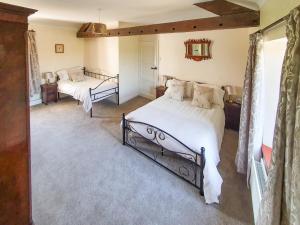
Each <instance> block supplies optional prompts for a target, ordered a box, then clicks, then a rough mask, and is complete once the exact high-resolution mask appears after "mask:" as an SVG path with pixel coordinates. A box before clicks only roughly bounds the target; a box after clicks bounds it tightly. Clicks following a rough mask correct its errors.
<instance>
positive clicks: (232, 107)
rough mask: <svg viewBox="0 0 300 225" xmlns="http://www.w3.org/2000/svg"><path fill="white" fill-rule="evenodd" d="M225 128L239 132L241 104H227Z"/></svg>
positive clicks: (225, 108)
mask: <svg viewBox="0 0 300 225" xmlns="http://www.w3.org/2000/svg"><path fill="white" fill-rule="evenodd" d="M224 111H225V127H226V128H227V129H232V130H235V131H239V128H240V115H241V104H238V103H230V102H225V107H224Z"/></svg>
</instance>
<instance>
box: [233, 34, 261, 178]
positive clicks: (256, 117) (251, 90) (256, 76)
mask: <svg viewBox="0 0 300 225" xmlns="http://www.w3.org/2000/svg"><path fill="white" fill-rule="evenodd" d="M262 49H263V37H262V34H260V33H256V34H252V35H250V47H249V52H248V62H247V68H246V74H245V81H244V89H243V98H242V108H241V122H240V132H239V145H238V151H237V155H236V159H235V163H236V166H237V171H238V172H239V173H244V174H245V173H247V181H248V180H249V175H250V167H251V160H252V157H253V156H254V158H256V159H258V158H260V156H261V151H260V150H261V145H262V125H261V118H262V115H261V114H262V111H261V91H262V82H263V80H262V79H263V71H262V68H263V50H262Z"/></svg>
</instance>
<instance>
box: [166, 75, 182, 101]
mask: <svg viewBox="0 0 300 225" xmlns="http://www.w3.org/2000/svg"><path fill="white" fill-rule="evenodd" d="M184 84H185V81H180V80H175V79H173V80H168V81H167V85H166V86H167V87H168V89H167V90H166V92H165V95H166V96H167V97H168V98H172V99H175V100H177V101H182V100H183V95H184Z"/></svg>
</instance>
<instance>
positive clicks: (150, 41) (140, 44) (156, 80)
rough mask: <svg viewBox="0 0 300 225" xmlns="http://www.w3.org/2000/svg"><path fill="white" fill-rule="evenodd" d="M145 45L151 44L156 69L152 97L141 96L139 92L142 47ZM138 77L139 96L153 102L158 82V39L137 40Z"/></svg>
mask: <svg viewBox="0 0 300 225" xmlns="http://www.w3.org/2000/svg"><path fill="white" fill-rule="evenodd" d="M145 43H151V44H153V47H154V65H153V66H155V67H157V69H156V70H154V87H153V88H154V90H153V95H145V94H142V92H141V80H142V78H141V77H142V45H143V44H145ZM138 72H139V76H138V85H139V95H140V96H142V97H144V98H148V99H151V100H154V99H155V98H156V95H155V88H156V86H157V85H158V83H159V81H158V78H159V41H158V38H157V37H156V36H155V37H154V38H153V40H141V39H140V40H139V71H138Z"/></svg>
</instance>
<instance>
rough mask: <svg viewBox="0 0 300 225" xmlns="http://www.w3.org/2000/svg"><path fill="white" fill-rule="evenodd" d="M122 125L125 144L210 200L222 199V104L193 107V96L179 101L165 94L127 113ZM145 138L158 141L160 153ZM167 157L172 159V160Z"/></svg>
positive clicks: (223, 122) (211, 201) (214, 201)
mask: <svg viewBox="0 0 300 225" xmlns="http://www.w3.org/2000/svg"><path fill="white" fill-rule="evenodd" d="M122 127H123V144H124V145H128V146H130V147H132V148H134V149H136V150H138V151H139V152H141V153H143V154H144V155H146V156H147V157H148V158H150V159H152V160H154V161H155V162H157V163H158V164H160V165H162V166H163V167H165V168H166V169H168V170H170V171H171V172H172V173H174V174H176V175H177V176H180V177H181V178H183V179H184V180H186V181H187V182H189V183H191V184H193V185H194V186H195V187H197V188H198V189H199V190H200V194H201V195H204V196H205V201H206V203H218V202H219V200H218V196H219V195H220V193H221V185H222V182H223V180H222V178H221V176H220V174H219V172H218V169H217V165H218V163H219V161H220V157H219V150H220V147H221V143H222V139H223V134H224V127H225V115H224V110H223V108H222V107H220V106H219V105H215V106H214V107H212V108H211V109H203V108H199V107H196V106H193V105H192V100H191V99H184V100H183V101H176V100H172V99H170V98H168V97H166V96H162V97H160V98H158V99H156V100H154V101H152V102H150V103H148V104H147V105H145V106H143V107H141V108H139V109H137V110H135V111H133V112H131V113H129V114H128V115H126V116H125V115H124V114H123V121H122ZM145 140H149V141H150V142H152V143H155V146H156V147H157V149H156V152H155V150H153V151H154V153H153V152H152V149H154V148H153V146H152V147H151V148H149V147H148V145H149V143H147V144H145ZM143 142H144V144H141V143H143ZM150 149H151V150H150ZM163 158H169V159H167V161H168V162H167V163H166V162H165V159H163ZM175 158H177V159H175ZM175 160H176V162H175V163H174V161H175ZM178 161H179V162H178Z"/></svg>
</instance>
